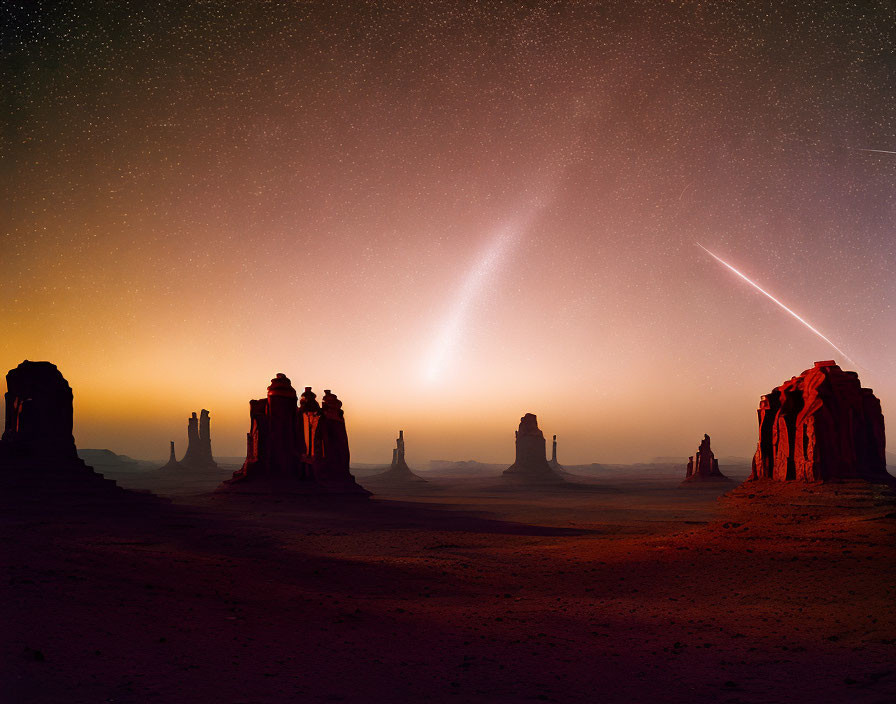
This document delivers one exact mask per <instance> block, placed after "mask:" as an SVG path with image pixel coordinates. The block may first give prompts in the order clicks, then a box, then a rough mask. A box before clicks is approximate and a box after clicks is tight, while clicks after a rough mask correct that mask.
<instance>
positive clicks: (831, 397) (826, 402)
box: [750, 360, 892, 482]
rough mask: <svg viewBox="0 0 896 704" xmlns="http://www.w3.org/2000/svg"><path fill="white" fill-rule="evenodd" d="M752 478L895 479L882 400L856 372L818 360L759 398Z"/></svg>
mask: <svg viewBox="0 0 896 704" xmlns="http://www.w3.org/2000/svg"><path fill="white" fill-rule="evenodd" d="M758 416H759V443H758V446H757V449H756V454H755V455H754V457H753V471H752V473H751V474H750V480H760V479H773V480H777V481H791V480H802V481H807V482H817V481H837V480H843V479H864V480H868V481H890V480H891V479H892V477H890V475H889V474H888V473H887V469H886V454H885V450H886V438H885V434H884V417H883V413H881V407H880V401H879V400H878V399H877V397H876V396H875V395H874V393H873V392H872V391H871V389H864V388H862V385H861V383H860V382H859V376H858V374H856V373H855V372H845V371H843V370H842V369H840V367H839V366H837V364H836V363H835V362H834V361H831V360H829V361H824V362H815V366H814V367H813V368H812V369H807V370H806V371H804V372H803V373H802V374H800V375H799V376H795V377H793V378H792V379H791V380H790V381H786V382H784V383H783V384H781V386H779V387H777V388H776V389H773V390H772V391H771V392H770V393H768V394H766V395H765V396H762V398H761V400H760V402H759V410H758Z"/></svg>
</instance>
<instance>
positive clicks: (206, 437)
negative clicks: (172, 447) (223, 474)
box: [180, 408, 218, 470]
mask: <svg viewBox="0 0 896 704" xmlns="http://www.w3.org/2000/svg"><path fill="white" fill-rule="evenodd" d="M180 464H181V466H183V467H184V468H186V469H191V470H201V469H217V468H218V465H217V463H216V462H215V460H214V458H213V457H212V438H211V421H210V418H209V413H208V411H207V410H205V409H204V408H203V409H202V411H200V414H199V418H197V417H196V414H195V413H193V414H192V416H190V418H189V419H188V420H187V452H186V454H184V458H183V459H182V460H181V461H180Z"/></svg>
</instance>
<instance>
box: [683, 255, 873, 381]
mask: <svg viewBox="0 0 896 704" xmlns="http://www.w3.org/2000/svg"><path fill="white" fill-rule="evenodd" d="M695 244H696V245H697V246H698V247H699V248H700V249H702V250H703V251H704V252H706V253H707V254H708V255H709V256H711V257H712V258H713V259H715V260H716V261H717V262H719V263H720V264H723V265H725V266H726V267H728V268H729V269H731V271H733V272H734V273H735V274H737V275H738V276H739V277H740V278H742V279H743V280H744V281H746V282H747V283H748V284H750V286H752V287H753V288H755V289H756V290H757V291H759V292H760V293H762V294H763V295H765V296H768V297H769V298H771V299H772V300H773V301H774V302H775V303H777V304H778V305H779V306H780V307H781V308H783V309H784V310H786V311H787V312H788V313H790V315H792V316H793V317H794V318H796V319H797V320H799V321H800V322H801V323H802V324H803V325H805V326H806V327H807V328H809V329H810V330H811V331H812V332H814V333H815V334H816V335H818V337H820V338H821V339H822V340H824V341H825V342H827V343H828V344H829V345H830V346H831V347H833V348H834V349H835V350H837V351H838V352H839V353H840V354H842V355H843V357H844V359H846V360H847V361H849V362H852V363H853V364H856V363H857V362H856V361H855V360H854V359H852V358H851V357H850V356H849V355H848V354H846V352H844V351H843V350H841V349H840V348H839V347H837V345H835V344H834V343H833V342H831V341H830V340H829V339H828V338H827V337H825V336H824V335H822V334H821V332H819V331H818V330H816V329H815V328H814V327H812V325H811V324H810V323H809V322H808V321H807V320H805V319H804V318H801V317H800V316H799V315H797V314H796V313H795V312H794V311H792V310H790V308H788V307H787V306H785V305H784V304H783V303H781V301H779V300H778V299H777V298H775V297H774V296H773V295H772V294H770V293H769V292H768V291H766V290H765V289H764V288H762V287H761V286H759V285H758V284H756V283H754V282H753V281H751V280H750V279H748V278H747V277H746V276H744V275H743V274H742V273H740V272H739V271H738V270H737V269H735V268H734V267H733V266H731V265H730V264H729V263H728V262H726V261H725V260H724V259H722V258H721V257H717V256H716V255H715V254H713V253H712V252H710V251H709V250H708V249H707V248H706V247H704V246H703V245H702V244H700V243H699V242H696V243H695Z"/></svg>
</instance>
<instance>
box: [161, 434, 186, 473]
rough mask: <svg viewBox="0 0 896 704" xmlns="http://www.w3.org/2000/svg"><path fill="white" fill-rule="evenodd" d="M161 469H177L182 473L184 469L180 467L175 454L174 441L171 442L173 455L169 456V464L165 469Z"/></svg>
mask: <svg viewBox="0 0 896 704" xmlns="http://www.w3.org/2000/svg"><path fill="white" fill-rule="evenodd" d="M159 469H176V470H178V471H182V470H183V467H181V466H180V462H178V461H177V457H176V456H175V454H174V440H172V441H171V453H170V454H169V455H168V464H166V465H164V466H163V467H159Z"/></svg>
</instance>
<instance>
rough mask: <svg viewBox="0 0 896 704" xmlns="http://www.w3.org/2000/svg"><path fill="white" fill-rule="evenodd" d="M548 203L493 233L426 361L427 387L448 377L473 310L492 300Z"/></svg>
mask: <svg viewBox="0 0 896 704" xmlns="http://www.w3.org/2000/svg"><path fill="white" fill-rule="evenodd" d="M546 201H547V198H542V199H536V200H535V201H534V202H533V203H531V204H529V205H528V206H526V209H525V211H524V213H523V214H522V215H521V216H519V217H517V218H515V219H513V220H511V221H509V222H507V223H505V224H504V225H502V226H500V227H498V228H497V229H496V230H495V231H494V232H492V234H491V239H490V240H489V242H488V244H487V246H486V247H485V248H484V249H483V250H482V252H481V253H480V255H479V258H478V259H477V260H476V262H475V264H474V265H473V266H472V268H471V269H470V270H469V271H468V272H467V275H466V277H465V278H464V280H463V283H462V284H461V286H460V288H459V289H458V292H457V297H456V298H455V299H454V301H453V303H452V305H451V308H450V309H449V310H448V313H447V315H446V316H445V318H444V320H443V321H442V322H441V324H440V325H439V328H438V332H437V333H436V336H435V339H434V341H433V345H432V347H431V348H430V351H429V354H428V355H427V357H426V359H425V360H424V366H423V370H422V372H423V379H424V381H425V382H426V383H428V384H433V383H435V382H438V381H440V380H441V378H442V377H443V375H444V374H445V370H446V367H447V366H448V364H449V362H450V361H451V360H452V358H453V357H454V356H455V355H456V352H457V347H458V345H459V343H460V338H461V336H462V335H463V332H464V327H465V325H466V323H467V320H468V319H469V317H470V313H471V309H472V308H473V306H474V304H475V303H476V302H477V301H480V300H482V299H484V298H485V297H487V296H488V293H489V290H488V288H489V286H490V285H491V284H493V283H494V278H495V276H496V275H497V274H498V272H499V271H500V268H501V265H502V264H503V263H504V261H505V260H506V258H507V255H508V253H509V251H510V250H512V249H513V247H514V245H516V244H517V243H518V242H519V241H520V240H521V239H522V236H523V235H524V234H525V233H526V231H527V230H528V229H529V226H530V225H531V224H532V221H533V220H534V219H535V216H536V215H537V214H538V212H539V211H540V210H541V209H542V208H543V207H544V205H545V204H546Z"/></svg>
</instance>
